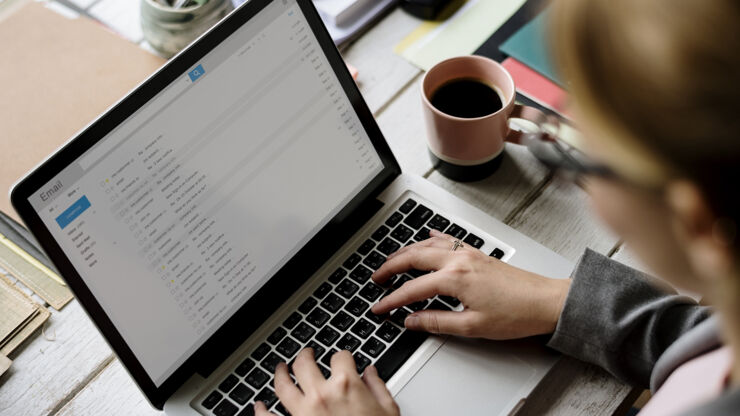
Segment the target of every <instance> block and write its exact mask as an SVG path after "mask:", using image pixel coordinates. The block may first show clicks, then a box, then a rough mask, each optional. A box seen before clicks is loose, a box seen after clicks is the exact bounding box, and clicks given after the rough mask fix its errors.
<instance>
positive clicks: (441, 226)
mask: <svg viewBox="0 0 740 416" xmlns="http://www.w3.org/2000/svg"><path fill="white" fill-rule="evenodd" d="M448 225H450V220H448V219H447V218H445V217H443V216H441V215H439V214H437V215H435V216H433V217H432V219H431V220H429V222H427V227H429V228H434V229H435V230H437V231H444V230H445V228H447V226H448Z"/></svg>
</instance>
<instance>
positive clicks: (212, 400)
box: [201, 390, 224, 409]
mask: <svg viewBox="0 0 740 416" xmlns="http://www.w3.org/2000/svg"><path fill="white" fill-rule="evenodd" d="M223 397H224V396H223V395H222V394H221V393H219V392H217V391H216V390H214V391H212V392H211V394H209V395H208V396H207V397H206V398H205V400H203V402H202V403H201V406H203V407H205V408H206V409H213V406H215V405H216V404H217V403H218V402H219V401H220V400H221V399H222V398H223Z"/></svg>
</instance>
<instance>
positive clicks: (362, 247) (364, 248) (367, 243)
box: [357, 238, 375, 256]
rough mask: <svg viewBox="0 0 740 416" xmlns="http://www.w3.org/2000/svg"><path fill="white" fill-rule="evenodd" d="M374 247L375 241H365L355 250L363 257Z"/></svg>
mask: <svg viewBox="0 0 740 416" xmlns="http://www.w3.org/2000/svg"><path fill="white" fill-rule="evenodd" d="M374 247H375V241H373V240H371V239H369V238H368V239H367V240H365V242H364V243H362V245H360V247H358V248H357V252H358V253H360V254H362V255H363V256H364V255H366V254H367V253H369V252H370V250H372V249H373V248H374Z"/></svg>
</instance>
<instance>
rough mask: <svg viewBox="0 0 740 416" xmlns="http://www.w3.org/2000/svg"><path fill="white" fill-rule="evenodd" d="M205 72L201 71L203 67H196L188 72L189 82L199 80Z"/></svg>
mask: <svg viewBox="0 0 740 416" xmlns="http://www.w3.org/2000/svg"><path fill="white" fill-rule="evenodd" d="M205 73H206V71H205V70H204V69H203V65H198V66H196V67H195V69H193V70H192V71H190V72H188V75H189V76H190V80H191V81H193V82H195V80H196V79H198V78H200V77H201V76H202V75H203V74H205Z"/></svg>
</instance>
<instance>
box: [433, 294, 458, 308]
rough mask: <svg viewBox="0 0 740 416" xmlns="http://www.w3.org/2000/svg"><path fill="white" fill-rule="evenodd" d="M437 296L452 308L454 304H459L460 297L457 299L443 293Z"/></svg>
mask: <svg viewBox="0 0 740 416" xmlns="http://www.w3.org/2000/svg"><path fill="white" fill-rule="evenodd" d="M438 297H439V299H440V300H441V301H443V302H444V303H446V304H448V305H450V306H452V307H453V308H454V307H455V306H457V305H459V304H460V299H458V298H453V297H452V296H444V295H439V296H438Z"/></svg>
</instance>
